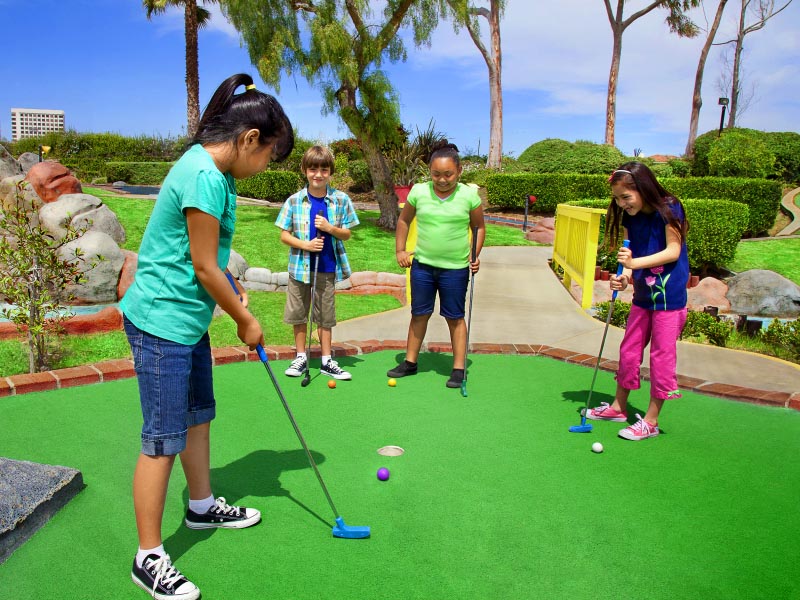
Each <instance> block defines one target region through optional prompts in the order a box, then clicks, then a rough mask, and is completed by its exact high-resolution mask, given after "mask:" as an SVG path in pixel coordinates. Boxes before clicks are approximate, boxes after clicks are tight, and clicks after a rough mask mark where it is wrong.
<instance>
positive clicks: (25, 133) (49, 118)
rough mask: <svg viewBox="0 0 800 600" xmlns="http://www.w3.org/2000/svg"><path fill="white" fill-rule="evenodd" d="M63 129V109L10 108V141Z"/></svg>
mask: <svg viewBox="0 0 800 600" xmlns="http://www.w3.org/2000/svg"><path fill="white" fill-rule="evenodd" d="M51 131H64V111H63V110H46V109H40V108H12V109H11V141H12V142H16V141H18V140H21V139H22V138H29V137H37V136H40V135H43V134H45V133H50V132H51Z"/></svg>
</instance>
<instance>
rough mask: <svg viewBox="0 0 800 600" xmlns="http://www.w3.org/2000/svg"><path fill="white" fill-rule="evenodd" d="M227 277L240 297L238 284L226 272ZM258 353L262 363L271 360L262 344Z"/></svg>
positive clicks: (234, 291)
mask: <svg viewBox="0 0 800 600" xmlns="http://www.w3.org/2000/svg"><path fill="white" fill-rule="evenodd" d="M225 277H227V278H228V283H230V284H231V287H232V288H233V293H234V294H236V295H237V296H238V295H239V288H237V287H236V282H235V281H234V280H233V275H231V274H230V273H229V272H228V271H225ZM256 352H258V358H260V359H261V362H263V363H266V362H267V361H268V360H269V358H267V353H266V352H264V347H263V346H262V345H261V344H259V345H258V346H256Z"/></svg>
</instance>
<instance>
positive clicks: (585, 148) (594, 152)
mask: <svg viewBox="0 0 800 600" xmlns="http://www.w3.org/2000/svg"><path fill="white" fill-rule="evenodd" d="M623 162H625V155H624V154H623V153H622V152H620V151H619V150H618V149H617V148H615V147H614V146H609V145H607V144H595V143H594V142H589V141H585V140H578V141H576V142H575V143H570V142H567V141H565V140H559V139H553V138H549V139H546V140H542V141H541V142H537V143H535V144H533V145H531V146H529V147H528V148H526V149H525V151H524V152H523V153H522V154H520V156H519V163H520V164H521V165H523V166H524V169H525V170H526V171H530V172H533V173H589V174H608V173H611V172H612V171H613V170H614V169H616V168H617V167H618V166H619V165H620V164H622V163H623Z"/></svg>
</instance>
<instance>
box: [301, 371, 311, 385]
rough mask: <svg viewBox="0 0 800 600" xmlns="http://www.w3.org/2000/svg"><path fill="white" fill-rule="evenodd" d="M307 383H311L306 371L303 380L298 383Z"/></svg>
mask: <svg viewBox="0 0 800 600" xmlns="http://www.w3.org/2000/svg"><path fill="white" fill-rule="evenodd" d="M309 383H311V377H310V376H309V374H308V371H306V374H305V375H304V376H303V381H301V382H300V385H301V386H302V387H306V386H307V385H308V384H309Z"/></svg>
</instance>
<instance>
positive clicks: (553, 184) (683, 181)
mask: <svg viewBox="0 0 800 600" xmlns="http://www.w3.org/2000/svg"><path fill="white" fill-rule="evenodd" d="M659 182H660V183H661V184H662V185H663V186H664V187H665V188H666V189H667V190H669V191H670V192H671V193H673V194H675V196H677V197H678V198H680V199H681V200H683V199H684V198H694V199H714V200H730V201H733V202H739V203H741V204H745V205H747V206H748V208H749V209H750V210H749V221H748V224H747V227H746V228H745V231H744V234H743V235H745V236H755V235H758V234H760V233H763V232H766V231H768V230H769V229H770V228H771V227H772V226H773V225H774V224H775V217H776V216H777V214H778V208H779V206H780V202H781V192H782V190H781V184H780V182H778V181H769V180H766V179H741V178H735V177H692V178H682V177H665V178H661V179H659ZM486 191H487V196H488V202H489V204H490V205H491V206H499V207H504V208H524V200H525V198H527V196H528V195H533V196H536V199H537V200H536V205H535V209H536V212H538V213H544V214H554V213H555V210H556V206H557V205H558V204H562V203H565V202H572V201H575V200H583V199H587V198H602V197H607V196H609V195H610V193H609V188H608V177H607V176H606V175H578V174H560V173H497V174H493V175H489V176H488V177H487V178H486Z"/></svg>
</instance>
